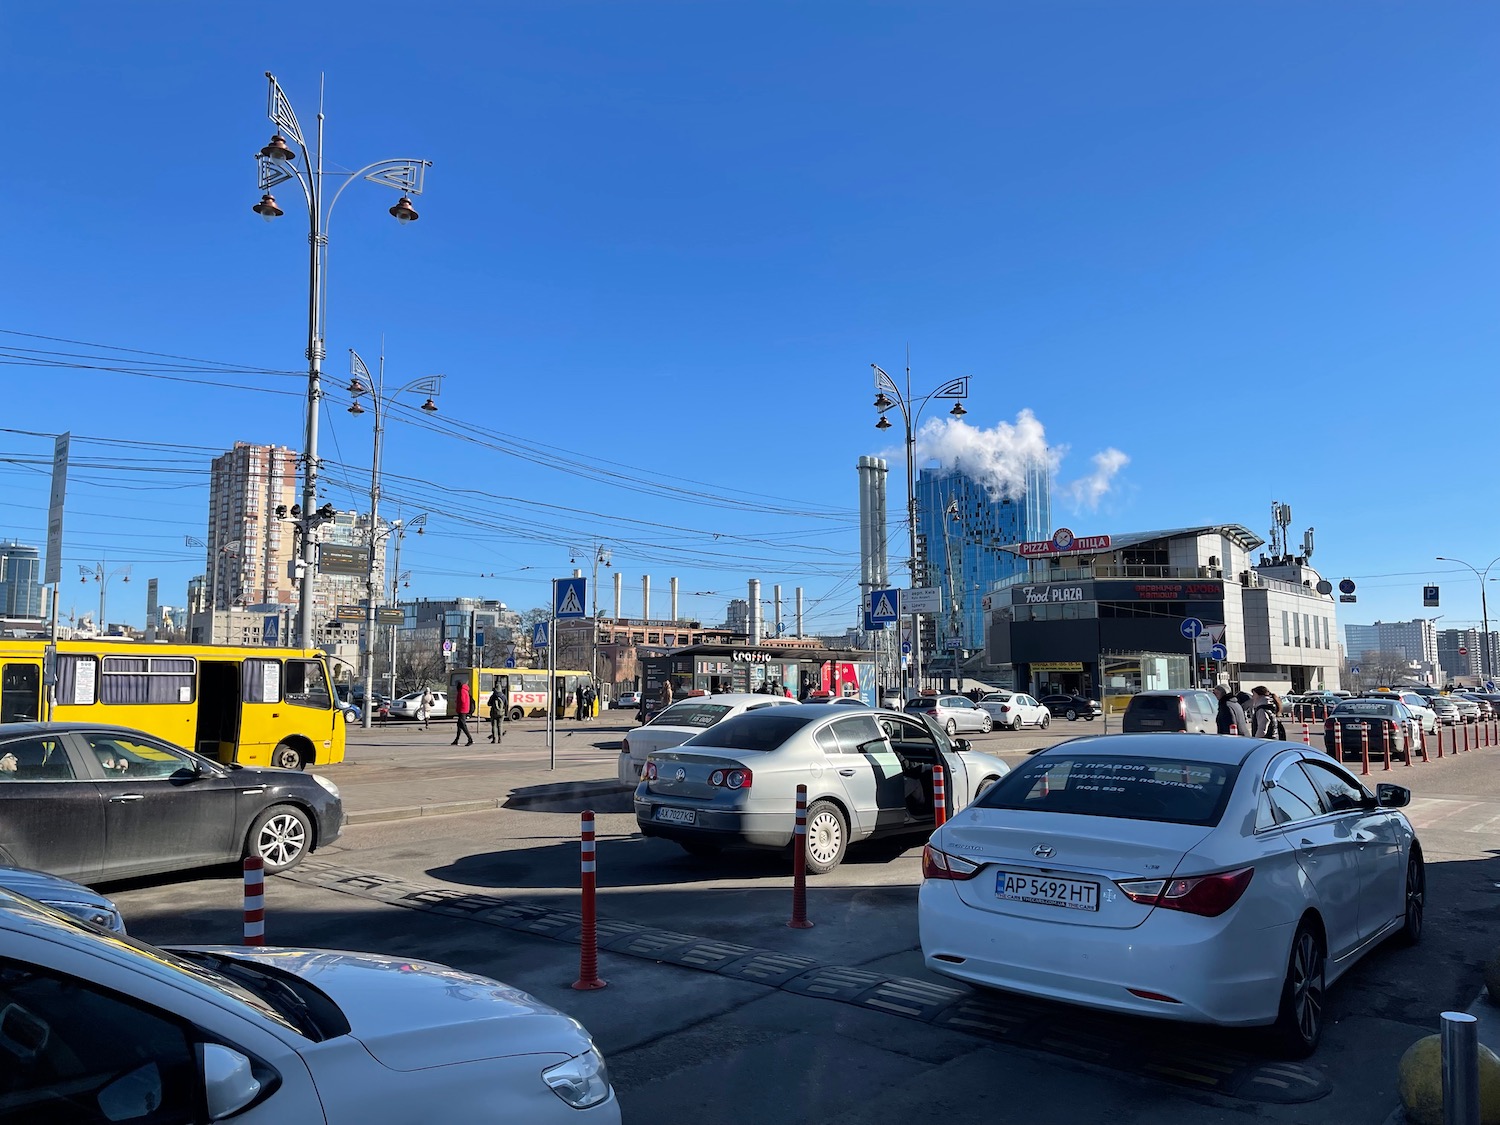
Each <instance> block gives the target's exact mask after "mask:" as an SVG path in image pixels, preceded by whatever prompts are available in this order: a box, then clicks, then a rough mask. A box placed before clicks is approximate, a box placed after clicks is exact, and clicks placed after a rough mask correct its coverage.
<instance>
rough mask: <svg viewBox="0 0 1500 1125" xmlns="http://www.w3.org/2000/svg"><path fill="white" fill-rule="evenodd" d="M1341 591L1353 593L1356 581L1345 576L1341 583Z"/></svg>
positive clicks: (1342, 592)
mask: <svg viewBox="0 0 1500 1125" xmlns="http://www.w3.org/2000/svg"><path fill="white" fill-rule="evenodd" d="M1339 593H1341V594H1352V593H1354V582H1353V581H1352V580H1351V579H1348V578H1345V579H1344V580H1343V581H1342V582H1340V583H1339Z"/></svg>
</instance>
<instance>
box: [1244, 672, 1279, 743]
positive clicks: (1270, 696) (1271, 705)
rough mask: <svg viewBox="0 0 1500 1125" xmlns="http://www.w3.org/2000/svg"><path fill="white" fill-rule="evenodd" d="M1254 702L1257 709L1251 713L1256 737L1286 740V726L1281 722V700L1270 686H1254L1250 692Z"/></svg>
mask: <svg viewBox="0 0 1500 1125" xmlns="http://www.w3.org/2000/svg"><path fill="white" fill-rule="evenodd" d="M1250 697H1251V699H1252V700H1253V702H1254V707H1255V710H1254V711H1253V712H1252V713H1251V724H1252V729H1253V730H1254V732H1255V737H1256V738H1276V739H1281V740H1282V741H1285V740H1286V727H1285V726H1284V725H1283V724H1282V722H1281V718H1280V715H1281V700H1279V699H1277V698H1276V695H1275V693H1274V692H1273V691H1271V689H1270V688H1268V687H1265V686H1264V685H1261V686H1258V687H1256V688H1254V689H1253V690H1252V691H1251V692H1250Z"/></svg>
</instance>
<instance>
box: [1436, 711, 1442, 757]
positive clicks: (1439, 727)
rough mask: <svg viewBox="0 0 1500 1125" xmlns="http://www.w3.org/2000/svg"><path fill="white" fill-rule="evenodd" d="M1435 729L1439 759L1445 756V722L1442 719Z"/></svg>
mask: <svg viewBox="0 0 1500 1125" xmlns="http://www.w3.org/2000/svg"><path fill="white" fill-rule="evenodd" d="M1434 729H1435V730H1436V732H1437V744H1438V757H1439V758H1441V757H1442V756H1443V721H1442V720H1441V719H1439V720H1438V724H1437V726H1436V728H1434Z"/></svg>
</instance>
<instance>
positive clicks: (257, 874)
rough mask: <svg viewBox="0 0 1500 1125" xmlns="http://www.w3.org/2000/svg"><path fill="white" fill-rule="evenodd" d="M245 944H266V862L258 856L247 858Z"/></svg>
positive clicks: (248, 856)
mask: <svg viewBox="0 0 1500 1125" xmlns="http://www.w3.org/2000/svg"><path fill="white" fill-rule="evenodd" d="M244 944H246V945H265V944H266V861H265V860H263V859H261V857H260V856H258V855H247V856H246V857H245V936H244Z"/></svg>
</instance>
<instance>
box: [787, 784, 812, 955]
mask: <svg viewBox="0 0 1500 1125" xmlns="http://www.w3.org/2000/svg"><path fill="white" fill-rule="evenodd" d="M812 925H813V924H812V923H811V922H809V921H808V920H807V786H805V785H799V786H797V823H796V826H795V827H794V828H793V829H792V920H791V921H790V922H788V923H787V926H788V928H790V929H793V930H810V929H812Z"/></svg>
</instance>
